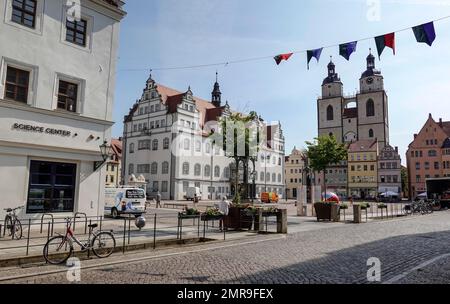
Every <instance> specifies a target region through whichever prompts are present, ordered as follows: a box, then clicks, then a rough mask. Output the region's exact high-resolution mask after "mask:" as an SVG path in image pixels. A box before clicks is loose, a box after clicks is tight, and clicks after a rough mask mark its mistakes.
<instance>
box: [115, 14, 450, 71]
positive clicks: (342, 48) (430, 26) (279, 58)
mask: <svg viewBox="0 0 450 304" xmlns="http://www.w3.org/2000/svg"><path fill="white" fill-rule="evenodd" d="M444 19H450V16H445V17H441V18H439V19H435V20H433V21H431V22H428V23H424V24H421V25H418V26H414V27H412V28H411V27H408V28H404V29H401V30H397V31H394V32H391V33H388V34H385V35H380V36H375V37H368V38H364V39H358V40H355V41H351V42H346V43H342V44H334V45H328V46H323V47H321V48H317V49H311V50H301V51H291V52H289V53H284V54H279V55H276V56H275V57H274V56H273V55H271V56H262V57H254V58H245V59H237V60H229V61H224V62H216V63H206V64H200V65H189V66H174V67H160V68H155V67H152V68H138V69H124V70H121V71H148V70H150V69H151V70H153V71H167V70H185V69H198V68H208V67H219V66H225V67H227V66H229V65H231V64H238V63H248V62H254V61H261V60H270V59H272V60H275V63H276V64H277V65H280V64H281V63H282V62H283V61H289V60H290V58H291V57H292V56H293V55H294V54H300V53H306V57H307V58H306V59H307V68H308V70H309V67H310V62H311V60H312V59H313V58H315V59H316V61H317V62H319V61H320V57H321V55H322V51H323V49H325V48H333V47H339V55H340V56H342V57H344V58H345V59H346V60H347V61H349V60H350V57H351V55H352V54H353V53H355V52H356V49H357V46H358V42H361V41H365V40H372V39H374V40H375V45H376V47H377V51H378V57H379V58H380V59H381V55H382V54H383V52H384V50H385V48H386V47H388V48H391V49H392V52H393V54H394V55H395V53H396V33H398V32H403V31H408V30H411V29H412V31H413V33H414V37H415V38H416V40H417V42H418V43H426V44H427V45H429V46H432V45H433V42H434V41H435V40H436V31H435V28H434V23H435V22H438V21H441V20H444Z"/></svg>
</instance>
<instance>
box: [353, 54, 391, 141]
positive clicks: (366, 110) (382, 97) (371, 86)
mask: <svg viewBox="0 0 450 304" xmlns="http://www.w3.org/2000/svg"><path fill="white" fill-rule="evenodd" d="M383 80H384V79H383V76H382V75H381V72H380V71H378V70H377V69H376V68H375V56H373V55H372V53H370V54H369V56H367V68H366V71H364V72H363V73H362V75H361V78H360V80H359V83H360V93H359V94H357V96H356V103H357V107H358V139H359V140H366V139H367V140H373V139H375V138H376V139H378V142H379V144H380V149H382V148H384V147H385V146H386V145H387V144H389V117H388V97H387V95H386V91H385V90H384V83H383Z"/></svg>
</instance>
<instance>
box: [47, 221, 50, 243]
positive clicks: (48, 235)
mask: <svg viewBox="0 0 450 304" xmlns="http://www.w3.org/2000/svg"><path fill="white" fill-rule="evenodd" d="M49 239H50V222H48V229H47V242H48V240H49Z"/></svg>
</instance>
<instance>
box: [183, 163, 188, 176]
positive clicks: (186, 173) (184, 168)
mask: <svg viewBox="0 0 450 304" xmlns="http://www.w3.org/2000/svg"><path fill="white" fill-rule="evenodd" d="M183 175H189V163H183Z"/></svg>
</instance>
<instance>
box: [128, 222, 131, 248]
mask: <svg viewBox="0 0 450 304" xmlns="http://www.w3.org/2000/svg"><path fill="white" fill-rule="evenodd" d="M130 235H131V220H130V219H129V218H128V245H130Z"/></svg>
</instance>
